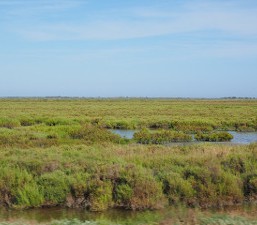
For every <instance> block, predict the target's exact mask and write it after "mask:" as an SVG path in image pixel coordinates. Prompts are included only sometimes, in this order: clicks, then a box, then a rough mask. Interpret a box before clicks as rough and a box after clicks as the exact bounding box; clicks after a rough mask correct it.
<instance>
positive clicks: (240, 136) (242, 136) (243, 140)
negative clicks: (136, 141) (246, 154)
mask: <svg viewBox="0 0 257 225" xmlns="http://www.w3.org/2000/svg"><path fill="white" fill-rule="evenodd" d="M111 131H112V132H113V133H115V134H118V135H120V136H121V137H124V138H128V139H132V138H133V135H134V133H135V132H136V131H135V130H111ZM229 133H230V134H232V135H233V136H234V138H233V139H232V140H231V141H230V142H228V143H233V144H250V143H254V142H257V132H236V131H229ZM187 143H188V142H187ZM193 143H194V141H193Z"/></svg>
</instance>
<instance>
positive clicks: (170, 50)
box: [0, 0, 257, 97]
mask: <svg viewBox="0 0 257 225" xmlns="http://www.w3.org/2000/svg"><path fill="white" fill-rule="evenodd" d="M0 78H1V79H0V96H84V97H98V96H101V97H120V96H130V97H145V96H148V97H224V96H242V97H243V96H247V97H257V1H256V0H215V1H214V0H212V1H211V0H130V1H118V0H108V1H107V0H40V1H35V0H0Z"/></svg>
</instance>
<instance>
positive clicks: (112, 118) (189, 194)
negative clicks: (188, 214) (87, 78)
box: [0, 99, 257, 211]
mask: <svg viewBox="0 0 257 225" xmlns="http://www.w3.org/2000/svg"><path fill="white" fill-rule="evenodd" d="M256 115H257V101H255V100H234V101H232V100H168V99H149V100H147V99H104V100H100V99H0V205H2V206H7V207H9V208H18V209H20V208H31V207H32V208H33V207H42V206H47V207H52V206H61V207H70V208H83V209H88V210H90V211H105V210H108V209H111V208H120V209H128V210H146V209H160V208H163V207H166V206H168V205H176V204H184V205H186V206H192V207H198V206H199V207H212V206H215V207H216V206H225V205H233V204H242V203H244V202H254V201H255V200H256V199H257V145H256V144H251V145H245V146H229V145H227V146H225V145H212V144H197V145H192V146H164V145H156V144H163V143H167V142H170V141H175V142H178V141H190V140H191V136H190V135H189V134H191V133H195V134H196V136H197V135H198V136H199V140H200V139H202V138H207V136H208V135H210V134H211V135H214V137H212V136H211V138H212V139H215V140H218V141H221V139H222V140H224V137H225V138H227V139H229V137H228V136H227V134H226V133H222V132H221V133H218V134H217V133H216V130H237V131H246V130H247V131H252V130H256V129H257V117H256ZM107 128H119V129H139V130H141V131H139V132H137V133H136V134H135V136H134V139H133V140H131V141H130V140H127V139H124V138H121V137H120V136H118V135H115V134H113V133H111V132H110V131H109V130H108V129H107ZM149 129H155V130H154V131H152V130H151V132H150V131H149ZM220 134H222V135H220ZM208 138H209V137H208ZM138 143H142V144H148V145H141V144H138Z"/></svg>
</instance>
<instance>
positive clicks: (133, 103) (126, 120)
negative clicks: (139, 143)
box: [0, 99, 257, 132]
mask: <svg viewBox="0 0 257 225" xmlns="http://www.w3.org/2000/svg"><path fill="white" fill-rule="evenodd" d="M0 109H1V110H0V127H1V126H2V127H8V128H14V127H19V126H20V125H21V126H32V125H33V126H35V125H38V124H44V125H46V126H60V125H75V124H81V123H92V124H94V125H98V126H101V127H106V128H118V129H134V128H141V127H149V128H165V129H167V128H169V129H170V128H171V129H174V130H182V131H192V132H196V131H204V132H206V131H211V130H213V129H217V128H219V129H224V130H238V131H253V130H257V116H256V115H257V101H256V100H194V99H189V100H179V99H62V100H61V99H0ZM6 115H8V117H6Z"/></svg>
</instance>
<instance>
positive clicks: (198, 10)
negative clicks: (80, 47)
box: [17, 2, 257, 41]
mask: <svg viewBox="0 0 257 225" xmlns="http://www.w3.org/2000/svg"><path fill="white" fill-rule="evenodd" d="M48 7H49V6H48ZM51 7H54V6H53V5H52V6H51ZM58 7H59V6H58ZM128 14H129V16H130V17H131V19H130V18H129V16H128ZM256 15H257V8H253V9H251V10H246V9H244V8H240V7H238V6H237V5H233V4H231V3H230V4H229V5H228V4H227V3H222V2H219V3H218V4H211V3H209V4H207V3H203V2H199V3H198V4H187V5H185V6H184V8H183V9H181V8H180V9H179V12H176V10H174V9H171V10H165V9H162V10H161V9H158V10H154V9H148V10H146V9H131V10H130V11H129V10H127V15H126V17H125V18H124V17H122V16H121V18H120V20H119V21H117V20H116V19H114V18H112V17H111V16H110V14H108V13H107V16H106V18H105V17H104V16H103V15H101V19H99V18H97V17H96V18H95V19H94V20H93V21H92V20H90V21H85V22H79V21H77V22H73V23H63V22H62V23H60V22H58V21H56V22H51V23H41V24H39V25H37V26H36V27H35V26H30V25H27V26H25V27H22V28H21V29H18V30H17V32H18V33H19V34H20V35H22V37H24V38H26V39H30V40H34V41H56V40H117V39H133V38H144V37H153V36H161V35H172V34H179V33H188V32H197V31H210V30H214V31H218V32H222V33H224V34H229V35H238V36H257V16H256ZM82 20H83V19H82Z"/></svg>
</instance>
